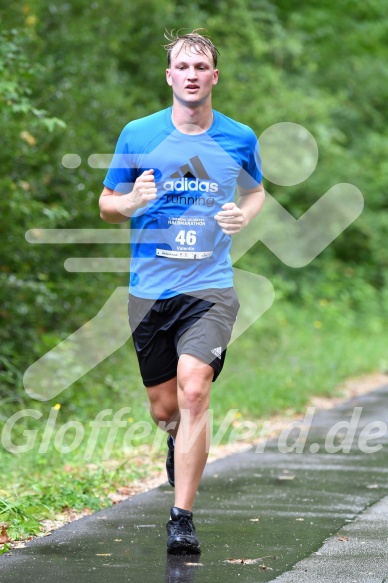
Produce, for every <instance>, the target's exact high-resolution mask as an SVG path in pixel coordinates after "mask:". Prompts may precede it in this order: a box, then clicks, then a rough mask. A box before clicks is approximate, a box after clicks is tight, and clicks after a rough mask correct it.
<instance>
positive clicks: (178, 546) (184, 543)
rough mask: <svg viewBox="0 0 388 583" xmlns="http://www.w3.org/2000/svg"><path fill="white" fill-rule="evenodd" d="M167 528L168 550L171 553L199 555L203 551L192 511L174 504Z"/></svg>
mask: <svg viewBox="0 0 388 583" xmlns="http://www.w3.org/2000/svg"><path fill="white" fill-rule="evenodd" d="M166 528H167V534H168V539H167V552H168V553H170V555H199V554H200V553H201V549H200V546H199V541H198V539H197V534H196V532H195V526H194V524H193V513H192V512H190V511H189V510H182V508H177V507H176V506H173V507H172V508H171V520H169V521H168V522H167V525H166Z"/></svg>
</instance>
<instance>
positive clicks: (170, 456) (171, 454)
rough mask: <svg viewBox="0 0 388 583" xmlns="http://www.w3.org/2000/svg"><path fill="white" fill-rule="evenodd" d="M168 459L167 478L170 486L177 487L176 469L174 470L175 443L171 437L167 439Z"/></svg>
mask: <svg viewBox="0 0 388 583" xmlns="http://www.w3.org/2000/svg"><path fill="white" fill-rule="evenodd" d="M167 447H168V452H167V459H166V470H167V478H168V481H169V483H170V485H171V486H172V487H173V488H174V487H175V468H174V441H173V438H172V437H171V435H169V436H168V437H167Z"/></svg>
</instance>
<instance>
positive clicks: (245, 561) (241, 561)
mask: <svg viewBox="0 0 388 583" xmlns="http://www.w3.org/2000/svg"><path fill="white" fill-rule="evenodd" d="M262 560H263V558H262V557H258V558H257V559H227V560H226V562H227V563H230V564H234V565H255V564H256V563H261V561H262ZM262 566H263V567H265V565H260V568H261V567H262ZM265 568H266V569H270V567H265Z"/></svg>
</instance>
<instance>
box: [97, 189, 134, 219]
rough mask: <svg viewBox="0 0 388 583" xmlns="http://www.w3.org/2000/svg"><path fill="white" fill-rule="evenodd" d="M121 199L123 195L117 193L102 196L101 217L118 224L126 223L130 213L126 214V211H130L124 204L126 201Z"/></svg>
mask: <svg viewBox="0 0 388 583" xmlns="http://www.w3.org/2000/svg"><path fill="white" fill-rule="evenodd" d="M123 196H125V195H123ZM121 199H122V196H120V195H116V194H112V195H107V196H101V198H100V217H101V218H102V220H103V221H105V222H106V223H110V224H113V225H117V224H120V223H124V222H125V221H127V220H128V219H129V215H128V214H124V213H125V212H126V213H127V212H128V209H127V208H125V205H124V204H123V202H124V201H122V200H121Z"/></svg>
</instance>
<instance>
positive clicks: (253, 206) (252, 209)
mask: <svg viewBox="0 0 388 583" xmlns="http://www.w3.org/2000/svg"><path fill="white" fill-rule="evenodd" d="M264 201H265V191H264V188H263V186H262V185H260V186H259V188H258V189H257V190H254V191H253V192H249V193H246V194H243V195H240V197H239V199H238V201H237V206H238V207H239V209H241V210H242V212H243V214H244V226H246V225H247V224H248V223H250V222H251V220H252V219H254V218H255V216H256V215H258V214H259V212H260V211H261V209H262V208H263V205H264Z"/></svg>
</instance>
